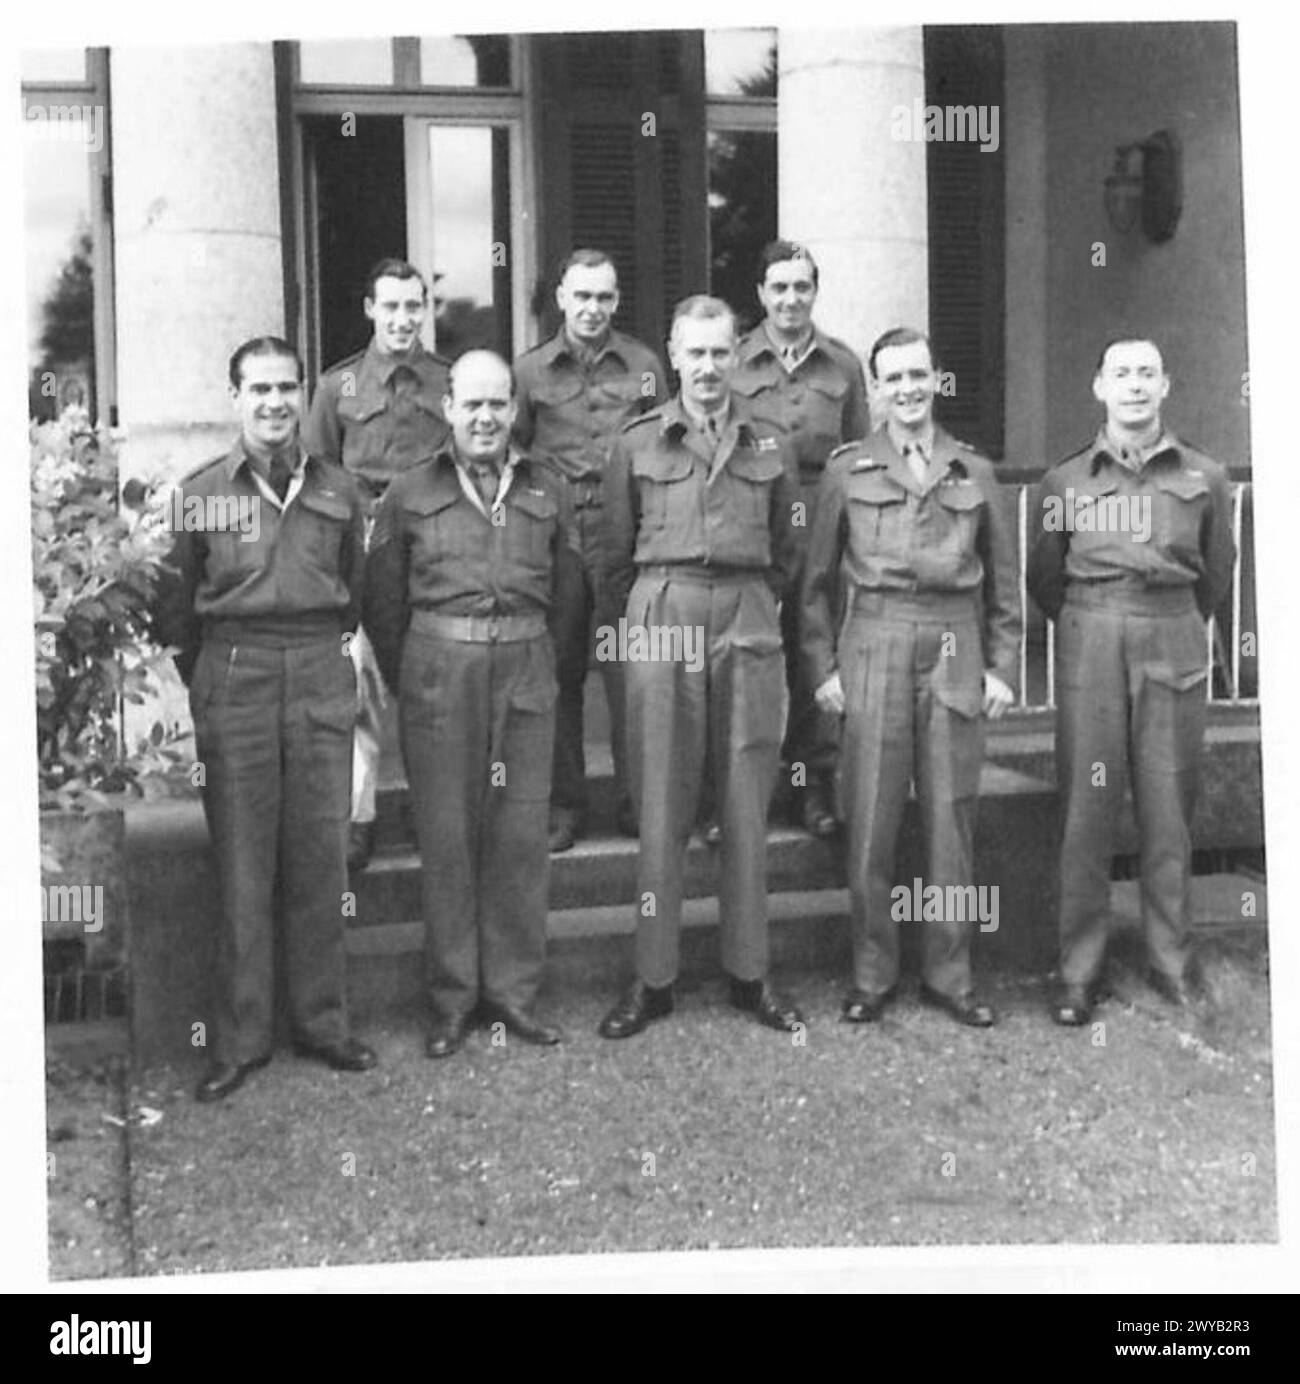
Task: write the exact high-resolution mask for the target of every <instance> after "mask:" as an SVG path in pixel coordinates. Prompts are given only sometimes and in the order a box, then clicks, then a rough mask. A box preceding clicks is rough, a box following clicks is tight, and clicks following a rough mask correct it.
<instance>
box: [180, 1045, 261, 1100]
mask: <svg viewBox="0 0 1300 1384" xmlns="http://www.w3.org/2000/svg"><path fill="white" fill-rule="evenodd" d="M270 1060H271V1055H270V1053H268V1054H267V1055H266V1056H265V1057H255V1058H254V1059H253V1060H252V1061H251V1062H244V1063H241V1064H239V1065H236V1064H235V1063H233V1062H222V1063H219V1064H218V1065H217V1066H215V1067H213V1069H212V1070H211V1071H210V1072H209V1073H208V1074H207V1076H205V1077H204V1078H203V1080H202V1081H200V1082H199V1084H198V1088H197V1089H196V1090H195V1092H194V1099H195V1100H197V1101H200V1102H202V1103H203V1104H205V1105H206V1104H207V1103H208V1102H209V1101H214V1100H221V1099H223V1098H224V1097H226V1096H228V1095H229V1094H230V1093H231V1092H232V1091H237V1090H239V1088H240V1087H241V1086H242V1085H243V1084H244V1082H245V1081H246V1080H247V1079H248V1078H249V1077H250V1076H251V1075H252V1074H253V1073H254V1072H255V1071H257V1070H258V1069H259V1068H261V1067H265V1066H266V1064H267V1063H268V1062H269V1061H270Z"/></svg>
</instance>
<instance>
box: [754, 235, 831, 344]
mask: <svg viewBox="0 0 1300 1384" xmlns="http://www.w3.org/2000/svg"><path fill="white" fill-rule="evenodd" d="M778 253H779V251H778ZM758 301H759V302H760V303H762V305H763V311H764V312H765V313H766V314H767V320H768V322H769V323H770V324H771V326H772V328H773V329H774V330H775V331H776V333H777V334H778V335H779V336H783V337H788V338H789V339H790V340H791V341H797V340H798V339H799V338H800V337H801V336H803V335H804V333H805V332H807V330H808V328H809V327H810V326H811V325H812V311H813V304H814V303H815V302H816V301H817V281H816V279H815V278H814V276H813V270H812V265H811V264H809V263H808V261H807V260H806V259H792V260H778V261H777V263H775V264H769V265H768V266H767V273H766V274H765V275H764V277H763V282H762V283H761V284H759V285H758Z"/></svg>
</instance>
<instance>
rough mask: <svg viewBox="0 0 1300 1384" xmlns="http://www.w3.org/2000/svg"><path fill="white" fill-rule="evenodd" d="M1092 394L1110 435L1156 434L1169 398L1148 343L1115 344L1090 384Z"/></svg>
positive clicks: (1160, 367)
mask: <svg viewBox="0 0 1300 1384" xmlns="http://www.w3.org/2000/svg"><path fill="white" fill-rule="evenodd" d="M1092 393H1093V397H1094V398H1095V399H1096V400H1097V402H1098V403H1099V404H1101V405H1102V406H1103V407H1104V408H1105V410H1106V423H1107V426H1108V427H1109V428H1110V429H1111V431H1112V432H1115V433H1121V434H1122V433H1149V432H1152V431H1155V430H1158V429H1159V427H1160V409H1161V406H1162V405H1163V404H1164V401H1165V399H1166V398H1167V397H1168V394H1169V376H1168V375H1166V374H1165V366H1164V361H1163V360H1162V359H1161V357H1160V350H1159V348H1158V347H1157V346H1156V344H1155V343H1154V342H1152V341H1117V342H1115V343H1114V345H1112V346H1111V347H1110V348H1109V349H1108V350H1107V352H1106V356H1105V359H1104V360H1103V361H1102V363H1101V369H1100V370H1098V371H1097V374H1096V376H1095V377H1094V379H1093V381H1092Z"/></svg>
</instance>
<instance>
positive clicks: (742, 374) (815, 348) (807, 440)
mask: <svg viewBox="0 0 1300 1384" xmlns="http://www.w3.org/2000/svg"><path fill="white" fill-rule="evenodd" d="M738 354H739V357H740V365H739V367H738V368H737V370H736V373H735V375H734V376H733V377H732V388H733V389H734V390H735V391H736V393H737V394H740V395H741V396H743V398H744V399H745V401H746V402H747V403H748V405H749V410H750V412H751V414H752V415H753V416H754V417H755V418H758V419H766V420H767V421H769V422H773V423H777V424H779V425H780V426H781V427H783V428H784V429H785V430H786V432H787V433H788V434H789V440H790V446H791V452H792V457H793V460H794V463H795V464H796V466H797V468H798V474H799V479H801V480H802V482H803V484H805V485H816V484H817V482H818V481H819V480H820V478H821V472H822V468H823V467H824V466H825V464H826V458H827V457H828V456H829V455H830V454H831V452H832V451H833V450H834V449H835V448H836V447H838V446H839V445H840V444H841V443H843V442H851V441H853V440H854V439H855V438H859V437H865V436H866V435H867V433H868V432H870V430H871V419H870V415H869V413H868V410H867V384H866V378H865V376H864V375H863V371H862V362H861V361H860V360H859V359H858V357H857V356H856V355H855V354H854V352H853V350H852V348H851V347H849V346H847V345H846V344H845V343H844V342H843V341H840V340H838V339H837V338H836V337H833V336H827V335H826V333H825V332H822V331H819V330H818V329H817V328H816V327H814V328H813V334H812V342H811V345H810V347H809V350H808V352H807V354H806V355H805V356H804V358H803V359H802V360H801V361H800V362H799V364H798V365H796V366H795V368H794V370H793V372H791V371H788V370H787V369H786V368H785V366H784V365H783V364H782V363H781V357H780V354H779V352H778V350H777V348H776V347H775V346H774V345H773V344H772V338H771V337H770V336H769V335H768V334H767V330H766V328H765V327H764V325H763V324H762V323H761V322H760V323H759V325H758V326H757V327H755V328H754V329H753V331H751V332H748V333H746V335H745V336H744V337H742V338H741V341H740V346H739V348H738Z"/></svg>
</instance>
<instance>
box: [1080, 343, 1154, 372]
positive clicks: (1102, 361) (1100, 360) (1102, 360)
mask: <svg viewBox="0 0 1300 1384" xmlns="http://www.w3.org/2000/svg"><path fill="white" fill-rule="evenodd" d="M1138 341H1140V342H1143V343H1145V344H1146V345H1147V346H1154V347H1155V348H1156V355H1158V356H1159V357H1160V368H1161V370H1164V368H1165V353H1164V352H1163V351H1162V350H1161V349H1160V343H1159V342H1158V341H1153V340H1152V339H1151V338H1150V337H1149V336H1112V337H1111V339H1110V340H1109V341H1108V342H1107V343H1106V344H1105V345H1104V346H1103V347H1102V348H1101V352H1100V354H1099V355H1098V356H1097V368H1096V370H1094V371H1093V376H1094V378H1095V377H1096V376H1097V375H1100V374H1101V372H1102V371H1103V370H1104V369H1105V368H1106V352H1107V351H1109V350H1110V348H1111V347H1112V346H1128V345H1130V344H1132V343H1133V342H1138Z"/></svg>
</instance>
